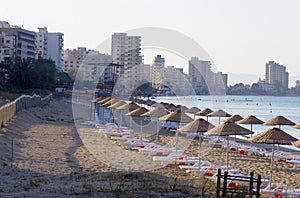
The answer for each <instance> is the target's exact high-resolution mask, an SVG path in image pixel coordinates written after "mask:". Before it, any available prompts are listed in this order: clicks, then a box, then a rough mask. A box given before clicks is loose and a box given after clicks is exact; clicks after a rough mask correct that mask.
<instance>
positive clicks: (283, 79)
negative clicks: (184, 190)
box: [265, 61, 289, 89]
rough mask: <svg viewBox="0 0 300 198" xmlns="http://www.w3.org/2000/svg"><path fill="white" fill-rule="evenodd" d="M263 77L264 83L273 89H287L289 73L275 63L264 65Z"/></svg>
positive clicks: (270, 62)
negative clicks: (264, 74) (264, 73)
mask: <svg viewBox="0 0 300 198" xmlns="http://www.w3.org/2000/svg"><path fill="white" fill-rule="evenodd" d="M265 77H266V78H265V80H266V82H267V83H269V84H271V85H274V86H275V87H282V88H284V89H288V87H289V73H288V72H287V71H286V67H285V66H283V65H280V64H279V63H276V62H275V61H269V62H268V63H266V76H265Z"/></svg>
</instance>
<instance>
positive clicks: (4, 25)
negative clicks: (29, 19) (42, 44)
mask: <svg viewBox="0 0 300 198" xmlns="http://www.w3.org/2000/svg"><path fill="white" fill-rule="evenodd" d="M34 49H35V32H33V31H29V30H25V29H23V28H21V27H19V26H11V25H10V24H9V23H8V22H5V21H0V50H1V51H0V60H1V61H4V60H5V59H7V58H9V57H10V58H11V59H12V60H14V59H15V58H16V57H20V58H22V59H23V58H24V59H34Z"/></svg>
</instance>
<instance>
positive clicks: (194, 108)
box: [184, 107, 200, 114]
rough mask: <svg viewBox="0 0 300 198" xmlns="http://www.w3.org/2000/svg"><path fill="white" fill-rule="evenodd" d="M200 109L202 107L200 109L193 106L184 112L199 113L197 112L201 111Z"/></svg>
mask: <svg viewBox="0 0 300 198" xmlns="http://www.w3.org/2000/svg"><path fill="white" fill-rule="evenodd" d="M199 111H200V109H199V108H198V107H192V108H190V109H187V110H185V111H184V113H191V114H195V113H197V112H199Z"/></svg>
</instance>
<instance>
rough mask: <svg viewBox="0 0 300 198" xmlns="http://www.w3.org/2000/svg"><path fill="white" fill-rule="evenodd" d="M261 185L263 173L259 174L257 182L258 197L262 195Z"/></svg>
mask: <svg viewBox="0 0 300 198" xmlns="http://www.w3.org/2000/svg"><path fill="white" fill-rule="evenodd" d="M260 185H261V175H258V176H257V184H256V197H257V198H259V197H260Z"/></svg>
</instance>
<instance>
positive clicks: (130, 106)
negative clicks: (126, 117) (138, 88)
mask: <svg viewBox="0 0 300 198" xmlns="http://www.w3.org/2000/svg"><path fill="white" fill-rule="evenodd" d="M139 107H140V106H139V105H137V104H136V103H134V102H130V103H128V104H127V103H126V104H124V105H122V106H119V107H117V108H116V109H117V110H122V111H126V110H127V111H133V110H135V109H137V108H139ZM121 116H122V113H121ZM121 119H122V118H121ZM122 120H123V119H122ZM130 127H131V120H130Z"/></svg>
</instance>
